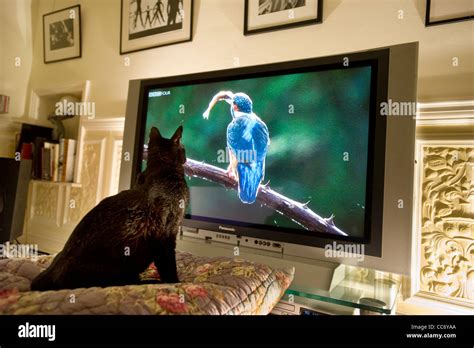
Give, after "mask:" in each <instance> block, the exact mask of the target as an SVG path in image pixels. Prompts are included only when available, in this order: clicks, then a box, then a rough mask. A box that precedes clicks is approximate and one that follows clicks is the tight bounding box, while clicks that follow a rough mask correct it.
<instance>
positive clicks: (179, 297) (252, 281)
mask: <svg viewBox="0 0 474 348" xmlns="http://www.w3.org/2000/svg"><path fill="white" fill-rule="evenodd" d="M53 257H54V256H41V257H39V258H38V259H37V261H35V262H34V261H32V260H30V259H3V260H0V314H268V313H269V312H270V311H271V310H272V308H273V306H274V305H275V304H276V303H277V302H278V301H279V299H280V298H281V296H283V293H284V292H285V290H286V289H287V288H288V286H289V285H290V283H291V281H292V279H293V274H294V269H293V268H288V269H273V268H271V267H269V266H267V265H264V264H259V263H253V262H250V261H246V260H242V259H238V258H234V259H232V258H228V257H213V258H210V257H198V256H194V255H192V254H189V253H185V252H177V253H176V260H177V268H178V276H179V279H180V281H181V282H180V283H176V284H159V283H157V284H144V285H126V286H113V287H107V288H99V287H93V288H79V289H73V290H59V291H43V292H39V291H30V283H31V280H32V279H34V277H36V275H37V274H38V273H40V272H41V271H42V270H44V269H45V268H46V267H48V266H49V264H50V263H51V261H52V259H53ZM141 278H142V279H143V280H159V273H158V270H157V269H156V267H155V266H154V264H151V265H150V267H149V268H148V269H147V270H146V271H145V272H143V273H142V275H141Z"/></svg>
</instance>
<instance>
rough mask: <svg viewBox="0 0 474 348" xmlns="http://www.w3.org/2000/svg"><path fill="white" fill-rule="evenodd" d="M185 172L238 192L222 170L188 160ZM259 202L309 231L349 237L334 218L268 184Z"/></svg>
mask: <svg viewBox="0 0 474 348" xmlns="http://www.w3.org/2000/svg"><path fill="white" fill-rule="evenodd" d="M184 171H185V173H186V175H187V176H189V177H197V178H201V179H204V180H208V181H212V182H214V183H216V184H219V185H221V186H224V187H226V188H228V189H232V190H237V181H235V180H234V179H232V178H230V177H229V176H228V175H227V172H226V171H225V170H223V169H221V168H218V167H214V166H212V165H209V164H206V163H204V162H199V161H195V160H193V159H190V158H188V159H187V161H186V163H185V164H184ZM257 202H259V203H260V204H263V205H265V206H267V207H269V208H271V209H273V210H275V211H277V212H279V213H280V214H283V215H285V216H286V217H288V218H290V219H292V220H293V221H295V222H296V223H297V224H299V225H301V226H303V227H304V228H305V229H307V230H309V231H317V232H326V233H331V234H336V235H341V236H347V234H346V233H345V232H343V231H341V230H340V229H339V228H337V227H336V225H335V224H334V221H333V217H332V216H331V217H329V218H327V219H325V218H322V217H321V216H319V215H318V214H316V213H315V212H313V211H312V210H311V209H309V208H308V206H307V203H300V202H296V201H294V200H292V199H290V198H288V197H286V196H283V195H281V194H279V193H278V192H276V191H273V190H272V189H271V188H270V187H269V185H268V184H266V185H260V187H259V191H258V194H257Z"/></svg>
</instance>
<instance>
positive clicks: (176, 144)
mask: <svg viewBox="0 0 474 348" xmlns="http://www.w3.org/2000/svg"><path fill="white" fill-rule="evenodd" d="M182 135H183V126H179V127H178V129H176V131H175V132H174V134H173V136H172V137H171V138H170V139H166V138H163V137H162V135H161V133H160V131H159V130H158V128H156V127H152V128H151V131H150V140H149V142H148V156H147V157H148V158H147V160H148V164H147V166H148V167H153V166H160V167H164V166H168V167H175V168H182V166H183V164H184V163H185V162H186V153H185V151H184V146H183V144H182V143H181V137H182Z"/></svg>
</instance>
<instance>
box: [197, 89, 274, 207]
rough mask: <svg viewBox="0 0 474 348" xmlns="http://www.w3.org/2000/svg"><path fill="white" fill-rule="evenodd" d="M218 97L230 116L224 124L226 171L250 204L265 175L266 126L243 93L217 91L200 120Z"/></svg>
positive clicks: (207, 113) (208, 112)
mask: <svg viewBox="0 0 474 348" xmlns="http://www.w3.org/2000/svg"><path fill="white" fill-rule="evenodd" d="M220 100H224V101H226V102H227V103H228V104H230V114H231V116H232V121H231V122H230V123H229V125H228V126H227V148H228V149H229V152H230V164H229V167H228V168H227V174H228V175H229V177H231V178H233V179H234V180H236V181H237V183H238V193H239V198H240V200H241V201H242V203H246V204H252V203H254V202H255V200H256V198H257V194H258V187H259V185H260V183H261V182H262V180H263V178H264V176H265V157H266V155H267V150H268V146H269V145H270V136H269V133H268V128H267V125H266V124H265V122H263V121H262V120H261V119H260V118H259V117H258V116H257V115H255V113H254V112H253V103H252V99H250V97H249V96H248V95H247V94H245V93H235V94H234V93H232V92H230V91H221V92H219V93H217V94H216V95H215V96H214V97H213V98H212V99H211V102H210V103H209V107H208V108H207V110H206V111H205V112H204V113H203V117H204V119H206V120H207V119H208V118H209V114H210V112H211V110H212V108H213V107H214V105H216V103H217V102H218V101H220Z"/></svg>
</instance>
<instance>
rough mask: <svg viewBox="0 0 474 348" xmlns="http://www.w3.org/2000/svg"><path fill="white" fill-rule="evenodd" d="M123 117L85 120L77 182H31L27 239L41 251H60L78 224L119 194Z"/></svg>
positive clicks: (79, 144) (80, 131)
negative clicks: (104, 201) (102, 202)
mask: <svg viewBox="0 0 474 348" xmlns="http://www.w3.org/2000/svg"><path fill="white" fill-rule="evenodd" d="M124 120H125V119H124V118H123V117H120V118H100V119H93V120H88V119H82V120H81V122H80V128H79V129H78V142H77V144H78V145H77V146H78V148H77V152H78V153H80V154H81V158H80V160H78V163H79V165H78V166H77V167H76V171H75V176H76V179H75V180H74V182H54V181H45V180H31V181H30V185H29V193H28V203H27V213H26V220H25V230H24V239H26V241H25V242H26V243H28V244H37V245H38V248H39V250H40V251H42V252H47V253H56V252H58V251H60V250H61V249H62V248H63V246H64V243H65V242H66V241H67V239H68V238H69V235H70V234H71V232H72V231H73V229H74V227H75V226H76V224H77V223H78V222H79V221H80V220H81V219H82V217H83V216H84V215H85V214H86V213H87V212H88V211H89V210H90V209H92V208H93V207H94V206H95V205H97V203H99V202H100V201H101V200H102V199H103V198H105V197H107V196H110V195H113V194H115V193H117V192H118V181H119V174H120V163H121V158H122V138H123V126H124Z"/></svg>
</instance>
